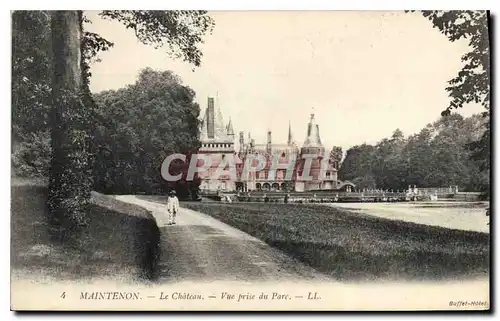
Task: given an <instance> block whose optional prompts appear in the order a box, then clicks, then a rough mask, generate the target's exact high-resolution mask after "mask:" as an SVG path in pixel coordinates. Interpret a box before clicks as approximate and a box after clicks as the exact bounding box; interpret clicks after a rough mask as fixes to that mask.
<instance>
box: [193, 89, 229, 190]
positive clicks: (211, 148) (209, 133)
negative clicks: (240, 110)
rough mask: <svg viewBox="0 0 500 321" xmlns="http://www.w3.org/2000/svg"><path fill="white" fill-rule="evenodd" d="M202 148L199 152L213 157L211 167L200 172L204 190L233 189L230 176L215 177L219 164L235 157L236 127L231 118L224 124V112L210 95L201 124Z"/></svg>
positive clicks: (201, 186)
mask: <svg viewBox="0 0 500 321" xmlns="http://www.w3.org/2000/svg"><path fill="white" fill-rule="evenodd" d="M200 140H201V148H200V149H199V150H198V153H199V154H207V155H209V156H210V158H211V167H210V168H209V169H207V170H206V171H204V172H203V173H201V172H200V173H199V174H200V178H201V185H200V188H201V189H202V190H211V191H216V190H233V189H234V183H235V182H233V181H231V180H230V178H221V179H214V178H213V177H215V176H216V175H215V172H216V170H217V167H218V165H219V164H220V163H221V162H223V161H225V159H226V157H228V156H230V157H234V151H235V150H234V129H233V125H232V122H231V120H229V123H228V124H227V125H224V119H223V117H222V112H221V110H220V108H219V107H218V106H215V101H214V98H213V97H208V100H207V108H206V109H205V117H204V118H203V121H202V124H201V133H200Z"/></svg>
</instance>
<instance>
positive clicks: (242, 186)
mask: <svg viewBox="0 0 500 321" xmlns="http://www.w3.org/2000/svg"><path fill="white" fill-rule="evenodd" d="M200 135H201V137H200V140H201V143H202V146H201V148H200V149H199V151H198V154H208V155H210V159H211V161H210V165H209V167H208V168H207V169H206V170H205V171H203V172H201V173H200V175H199V177H200V179H201V184H200V189H201V190H202V191H244V192H246V191H295V192H303V191H319V190H336V189H337V183H338V180H337V169H336V168H335V167H334V165H335V164H333V163H331V162H329V161H328V155H326V156H325V148H324V146H323V144H322V143H321V138H320V134H319V125H318V124H316V121H315V118H314V114H311V117H310V119H309V122H308V124H307V128H306V139H305V141H304V143H303V144H302V145H301V146H299V145H298V144H297V143H296V142H295V141H294V139H293V135H292V128H291V125H290V124H289V128H288V140H287V142H286V143H278V144H276V143H273V141H272V132H271V131H268V133H267V142H266V143H265V144H257V143H256V142H255V140H254V139H252V138H251V135H250V133H248V138H247V139H246V140H245V133H244V132H239V136H238V142H239V147H238V148H237V149H236V147H235V133H234V128H233V125H232V122H231V120H229V122H228V123H227V124H225V123H224V120H223V117H222V113H221V111H220V109H219V108H218V107H217V106H215V101H214V99H213V98H212V97H209V98H208V104H207V108H206V109H205V115H204V118H203V121H202V126H201V133H200ZM325 157H326V158H325ZM227 159H233V160H234V161H232V162H229V164H228V166H229V167H230V168H228V172H232V173H233V175H220V172H219V173H218V172H217V170H218V168H220V165H221V164H225V163H224V162H225V160H227ZM256 159H259V160H261V161H260V164H258V165H255V171H247V170H245V165H248V164H253V162H255V161H256Z"/></svg>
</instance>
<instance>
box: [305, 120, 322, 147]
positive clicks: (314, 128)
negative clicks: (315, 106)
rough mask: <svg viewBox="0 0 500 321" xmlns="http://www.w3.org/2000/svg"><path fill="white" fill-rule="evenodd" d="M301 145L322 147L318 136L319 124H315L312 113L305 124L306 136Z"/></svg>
mask: <svg viewBox="0 0 500 321" xmlns="http://www.w3.org/2000/svg"><path fill="white" fill-rule="evenodd" d="M303 147H323V144H321V139H320V137H319V126H318V125H316V121H315V119H314V114H311V119H310V120H309V124H308V125H307V137H306V140H305V141H304V145H303Z"/></svg>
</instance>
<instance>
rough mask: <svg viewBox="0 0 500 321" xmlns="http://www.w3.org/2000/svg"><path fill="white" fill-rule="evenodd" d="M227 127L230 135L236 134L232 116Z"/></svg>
mask: <svg viewBox="0 0 500 321" xmlns="http://www.w3.org/2000/svg"><path fill="white" fill-rule="evenodd" d="M226 129H227V134H228V135H234V129H233V122H232V121H231V118H229V123H228V124H227V127H226Z"/></svg>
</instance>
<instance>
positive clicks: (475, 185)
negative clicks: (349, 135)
mask: <svg viewBox="0 0 500 321" xmlns="http://www.w3.org/2000/svg"><path fill="white" fill-rule="evenodd" d="M487 122H488V119H487V118H485V117H483V115H479V114H478V115H473V116H471V117H467V118H464V117H463V116H461V115H460V114H457V113H453V114H450V115H447V116H442V117H441V118H440V119H439V120H438V121H436V122H434V123H433V124H428V125H427V126H426V127H425V128H423V129H422V130H421V131H420V132H419V133H417V134H414V135H411V136H409V137H404V135H403V133H402V132H401V131H400V130H399V129H398V130H396V131H395V132H394V133H393V135H392V137H390V138H385V139H382V140H381V141H380V142H378V143H377V144H376V145H369V144H362V145H358V146H354V147H352V148H350V149H349V150H347V152H346V156H345V158H344V160H343V162H342V165H341V167H340V169H339V178H340V179H341V180H350V181H352V182H353V183H355V184H356V185H357V186H358V187H359V188H383V189H406V188H408V185H417V186H418V187H447V186H450V185H451V186H459V188H460V189H461V190H464V191H483V192H486V193H487V192H488V191H489V186H490V182H489V152H488V153H483V154H479V153H478V149H477V144H478V141H480V140H481V139H482V138H483V137H484V135H483V134H484V133H485V130H487V127H486V126H485V125H486V124H487ZM483 145H484V144H483Z"/></svg>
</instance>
